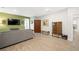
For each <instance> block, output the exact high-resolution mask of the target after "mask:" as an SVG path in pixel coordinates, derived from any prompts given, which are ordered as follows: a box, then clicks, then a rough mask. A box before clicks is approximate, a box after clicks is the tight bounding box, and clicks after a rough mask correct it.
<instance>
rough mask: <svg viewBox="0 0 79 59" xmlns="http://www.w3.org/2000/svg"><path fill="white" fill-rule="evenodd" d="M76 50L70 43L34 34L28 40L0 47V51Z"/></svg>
mask: <svg viewBox="0 0 79 59" xmlns="http://www.w3.org/2000/svg"><path fill="white" fill-rule="evenodd" d="M72 50H76V49H75V48H74V47H73V46H72V43H71V42H69V41H67V40H63V39H61V38H56V37H52V36H49V35H42V34H39V33H37V34H35V35H34V38H33V39H31V40H28V41H24V42H21V43H18V44H16V45H12V46H10V47H7V48H4V49H1V51H72Z"/></svg>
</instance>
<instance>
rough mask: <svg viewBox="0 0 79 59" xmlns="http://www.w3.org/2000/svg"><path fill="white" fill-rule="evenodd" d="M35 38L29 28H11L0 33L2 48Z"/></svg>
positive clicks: (0, 46) (0, 45)
mask: <svg viewBox="0 0 79 59" xmlns="http://www.w3.org/2000/svg"><path fill="white" fill-rule="evenodd" d="M31 38H33V32H32V30H30V29H27V30H11V31H8V32H2V33H0V48H3V47H6V46H9V45H12V44H15V43H18V42H21V41H24V40H28V39H31Z"/></svg>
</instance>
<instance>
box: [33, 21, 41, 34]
mask: <svg viewBox="0 0 79 59" xmlns="http://www.w3.org/2000/svg"><path fill="white" fill-rule="evenodd" d="M34 32H35V33H41V20H34Z"/></svg>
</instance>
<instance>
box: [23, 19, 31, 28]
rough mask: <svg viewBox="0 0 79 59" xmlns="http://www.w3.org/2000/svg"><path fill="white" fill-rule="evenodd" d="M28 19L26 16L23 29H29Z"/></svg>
mask: <svg viewBox="0 0 79 59" xmlns="http://www.w3.org/2000/svg"><path fill="white" fill-rule="evenodd" d="M29 21H30V19H28V18H26V19H25V20H24V27H25V29H30V22H29Z"/></svg>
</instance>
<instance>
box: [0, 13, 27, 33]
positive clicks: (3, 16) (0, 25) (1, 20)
mask: <svg viewBox="0 0 79 59" xmlns="http://www.w3.org/2000/svg"><path fill="white" fill-rule="evenodd" d="M8 18H13V19H20V25H8V23H7V22H8V21H7V20H8ZM25 18H27V17H25V16H19V15H12V14H8V13H2V12H0V32H4V31H9V30H10V29H11V28H19V29H24V23H23V22H24V19H25Z"/></svg>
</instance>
